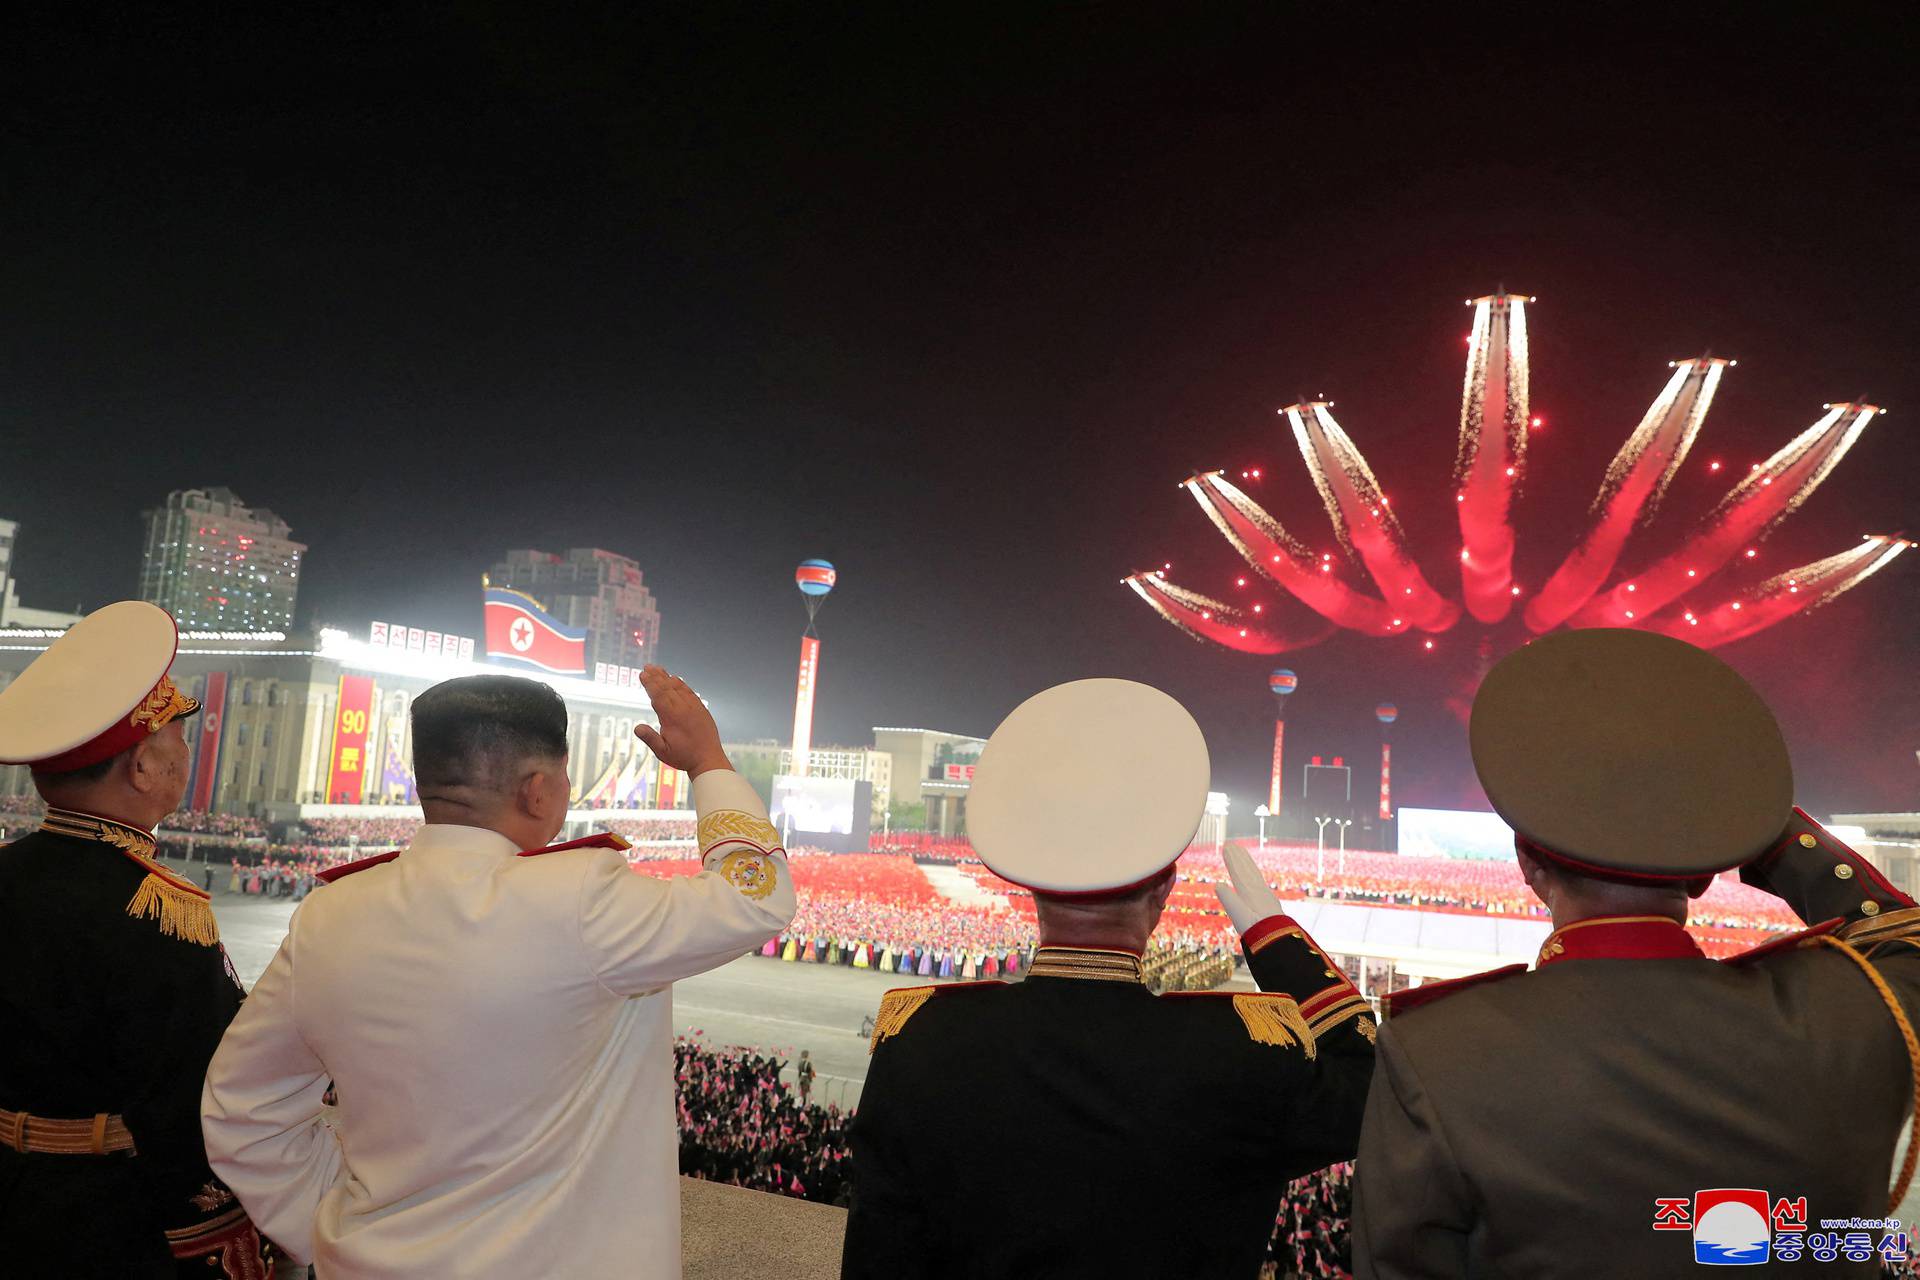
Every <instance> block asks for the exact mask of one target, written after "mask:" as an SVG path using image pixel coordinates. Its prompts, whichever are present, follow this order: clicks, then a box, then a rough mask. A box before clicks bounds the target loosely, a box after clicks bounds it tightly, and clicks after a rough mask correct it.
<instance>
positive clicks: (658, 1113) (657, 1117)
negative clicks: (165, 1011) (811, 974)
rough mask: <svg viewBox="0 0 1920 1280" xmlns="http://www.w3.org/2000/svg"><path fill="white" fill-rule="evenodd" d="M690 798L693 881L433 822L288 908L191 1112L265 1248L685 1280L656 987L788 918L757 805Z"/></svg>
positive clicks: (669, 1016) (357, 1270)
mask: <svg viewBox="0 0 1920 1280" xmlns="http://www.w3.org/2000/svg"><path fill="white" fill-rule="evenodd" d="M693 794H694V804H695V807H696V808H697V809H698V811H699V832H700V848H701V856H702V860H703V862H704V863H705V866H706V868H707V869H706V871H704V872H703V873H701V874H699V875H694V876H686V877H681V878H677V879H667V880H663V879H656V878H653V877H649V876H641V875H636V874H634V873H633V872H632V871H630V870H629V869H628V867H627V863H626V860H625V858H624V857H622V855H621V854H620V853H619V852H617V851H615V850H612V849H606V848H590V849H566V850H559V851H555V852H551V853H545V854H541V855H539V856H535V857H519V856H517V855H518V853H519V850H517V849H515V848H514V846H513V842H512V841H510V840H508V839H507V838H506V837H504V836H501V835H499V834H497V833H496V832H492V831H487V830H482V829H480V828H476V827H461V826H448V825H429V826H425V827H422V828H421V829H420V832H419V834H418V835H417V836H415V838H414V840H413V842H412V843H411V844H410V845H408V846H407V848H406V849H405V850H403V851H402V852H401V853H400V855H399V856H398V857H397V858H395V859H394V860H393V861H391V862H389V863H386V864H385V865H382V866H376V867H372V868H369V869H367V870H364V871H359V872H356V873H355V874H353V875H350V876H347V877H344V878H342V879H340V880H339V881H338V882H336V883H334V884H330V885H327V886H325V887H323V888H321V889H319V890H317V891H316V892H314V893H313V894H312V896H310V897H309V898H307V900H306V901H305V902H304V903H303V904H302V905H301V907H300V909H299V910H298V911H296V912H295V913H294V916H293V920H292V923H291V925H290V927H289V929H288V932H287V938H286V941H285V942H284V943H282V944H281V947H280V951H279V954H278V955H276V956H275V957H274V959H273V962H272V963H271V964H270V965H268V967H267V970H266V972H265V973H264V974H262V975H261V977H260V981H259V982H258V983H257V984H256V985H255V986H254V988H253V993H252V995H251V996H250V997H249V998H248V1000H247V1001H246V1003H245V1004H244V1005H243V1006H242V1008H241V1011H240V1014H239V1016H238V1017H236V1018H235V1019H234V1021H233V1024H232V1026H231V1027H230V1028H229V1029H228V1031H227V1033H226V1037H225V1039H223V1040H222V1041H221V1044H220V1048H219V1050H218V1051H217V1052H216V1053H215V1054H214V1056H213V1061H212V1063H211V1064H210V1066H209V1067H208V1070H207V1083H206V1089H205V1092H204V1094H203V1096H202V1120H203V1128H204V1130H205V1134H206V1140H207V1156H208V1159H209V1161H210V1163H211V1164H212V1166H213V1168H214V1169H215V1170H216V1171H217V1172H218V1173H219V1174H220V1176H221V1177H222V1178H224V1179H225V1180H226V1182H227V1184H228V1185H229V1186H230V1187H232V1188H233V1190H234V1192H235V1193H236V1194H237V1195H238V1196H239V1198H240V1202H241V1203H242V1204H243V1205H245V1206H246V1209H247V1212H248V1213H249V1214H251V1215H252V1217H253V1220H254V1222H255V1223H257V1224H258V1226H259V1228H260V1231H261V1233H262V1234H263V1235H265V1236H267V1237H269V1238H271V1239H273V1240H275V1241H277V1242H278V1243H279V1244H280V1245H281V1246H282V1247H283V1248H284V1249H286V1251H287V1252H288V1253H290V1254H292V1255H293V1257H294V1258H295V1259H297V1260H300V1261H313V1262H315V1263H316V1264H317V1265H318V1268H319V1272H320V1275H321V1276H323V1277H325V1278H326V1280H363V1278H364V1280H372V1278H373V1277H397V1276H408V1277H433V1278H434V1280H451V1278H454V1277H501V1278H504V1280H531V1278H533V1277H554V1278H559V1277H575V1276H578V1277H587V1276H593V1277H601V1276H610V1275H619V1276H637V1277H668V1278H677V1277H678V1276H679V1275H680V1196H679V1181H678V1167H677V1165H678V1142H677V1138H676V1135H675V1110H674V1060H673V1049H672V1042H673V1025H672V1021H673V1003H672V1001H673V996H672V988H671V986H670V985H669V984H670V983H672V982H673V981H674V980H675V979H676V978H684V977H688V976H690V975H692V974H696V973H700V972H703V971H705V970H708V969H712V968H715V967H716V966H718V965H721V964H724V963H726V962H727V961H729V960H731V959H733V958H734V957H736V956H738V955H741V954H742V953H744V952H746V951H748V950H750V949H751V948H753V947H756V946H758V945H759V944H761V943H762V942H764V941H765V940H766V939H767V938H768V937H769V936H770V935H772V934H774V933H776V932H778V931H779V930H780V929H782V928H784V927H786V925H787V923H788V922H789V921H790V920H791V919H792V917H793V911H794V894H793V880H792V877H791V876H790V875H789V873H788V870H787V864H786V858H785V856H784V855H783V854H782V853H781V852H780V851H779V846H778V843H777V835H776V833H775V832H774V830H773V828H772V827H771V826H770V825H768V823H767V817H766V809H765V807H764V806H762V804H761V803H760V799H759V797H758V796H757V795H756V794H755V793H754V791H753V788H752V787H750V786H749V785H748V784H747V783H746V782H745V781H744V780H743V779H742V778H741V777H740V775H739V774H737V773H733V772H730V771H725V770H721V771H712V772H708V773H704V774H702V775H700V776H699V777H698V778H696V779H695V780H694V784H693ZM329 1081H331V1082H332V1083H333V1084H334V1086H335V1089H336V1091H337V1097H338V1105H337V1111H336V1112H335V1113H334V1114H332V1115H330V1116H327V1117H325V1118H323V1115H322V1111H323V1108H322V1095H323V1094H324V1093H325V1091H326V1089H327V1086H328V1082H329Z"/></svg>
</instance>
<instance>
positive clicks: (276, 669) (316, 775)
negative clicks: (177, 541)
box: [0, 627, 691, 822]
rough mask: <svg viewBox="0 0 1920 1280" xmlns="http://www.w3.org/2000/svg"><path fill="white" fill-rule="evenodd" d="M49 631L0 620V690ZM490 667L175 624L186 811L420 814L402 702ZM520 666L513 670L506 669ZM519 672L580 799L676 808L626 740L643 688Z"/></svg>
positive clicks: (13, 782) (332, 633) (681, 802)
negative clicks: (539, 703) (551, 704)
mask: <svg viewBox="0 0 1920 1280" xmlns="http://www.w3.org/2000/svg"><path fill="white" fill-rule="evenodd" d="M59 635H60V631H59V630H56V629H46V628H35V629H24V628H19V629H13V630H0V688H4V687H6V685H7V684H8V683H9V682H11V681H12V680H13V678H14V677H15V676H17V675H19V674H20V672H22V671H24V670H25V669H26V667H27V665H28V664H29V663H30V662H32V661H33V659H34V658H36V657H37V656H39V654H40V653H42V652H43V651H45V649H46V648H47V646H48V645H50V644H52V643H53V641H54V640H55V639H56V638H57V637H58V636H59ZM499 674H501V673H500V669H499V668H498V667H494V666H490V665H488V664H487V663H485V662H484V661H479V660H473V659H469V660H464V661H463V660H461V659H460V658H458V657H456V656H453V655H448V654H427V653H422V652H412V651H409V650H406V649H392V648H388V647H385V646H375V645H372V644H369V643H368V642H366V641H365V640H360V639H355V638H354V637H352V636H350V635H349V634H348V633H347V632H345V631H340V630H334V629H332V628H323V629H321V630H320V631H319V632H318V633H317V634H296V635H291V636H289V635H287V634H286V633H284V632H279V631H264V632H238V631H212V630H195V629H189V628H185V627H183V628H182V629H181V633H180V653H179V656H178V658H176V659H175V661H174V665H173V671H172V675H173V679H174V681H175V682H176V683H177V684H178V685H179V686H180V687H181V688H182V689H183V690H184V691H185V692H186V693H188V694H190V695H191V696H193V697H196V698H199V699H200V700H201V702H202V703H203V704H204V707H203V710H202V711H201V713H200V714H199V715H197V716H195V717H193V718H192V719H190V720H187V721H185V722H184V727H185V730H186V734H187V740H188V742H189V744H190V745H191V746H192V748H193V760H192V763H191V764H190V766H189V769H190V782H189V790H188V793H187V798H186V802H185V803H184V804H183V805H182V806H181V807H182V808H185V809H203V810H204V809H215V810H220V811H223V812H228V813H247V814H254V815H258V816H262V817H266V818H269V819H272V820H274V821H276V822H278V821H291V820H293V819H296V818H302V817H325V816H353V817H381V816H387V815H407V816H415V817H417V816H418V815H419V809H418V807H417V802H416V801H415V798H414V796H413V782H412V772H411V769H410V768H409V765H410V762H411V748H412V742H411V738H410V736H409V735H410V725H409V723H408V711H409V710H410V708H411V707H412V704H413V699H414V698H415V697H417V696H419V695H420V694H421V693H423V692H425V691H426V690H427V689H429V688H431V687H432V686H433V685H435V684H438V683H440V682H441V681H442V680H449V679H452V678H454V677H456V676H469V675H491V676H497V675H499ZM516 674H521V673H516ZM528 674H530V675H532V678H534V679H538V680H541V681H542V682H543V683H545V684H547V685H549V686H550V687H552V688H553V689H554V690H555V691H556V692H558V693H559V694H560V696H561V697H562V698H563V699H565V701H566V704H567V741H568V758H567V767H568V772H569V775H570V776H571V777H572V779H573V784H574V801H575V804H576V805H577V806H578V807H579V808H581V809H591V810H595V811H605V810H609V809H631V810H642V811H646V810H653V809H656V808H665V809H679V808H683V807H685V806H687V805H689V804H690V803H691V788H690V787H689V786H688V784H687V780H686V779H685V777H684V776H681V775H678V774H677V773H675V772H674V771H672V770H661V769H660V768H659V767H658V762H657V761H653V760H652V756H651V753H650V752H647V751H645V750H644V748H643V747H642V746H641V744H640V743H639V740H638V739H637V738H635V737H634V736H633V726H634V725H635V724H636V723H645V724H653V723H656V721H655V719H654V715H653V708H652V704H651V703H650V702H649V701H648V699H647V695H646V691H645V690H643V689H641V688H639V687H638V686H634V687H631V688H621V687H617V686H613V685H608V684H603V683H596V682H595V681H592V680H583V679H575V678H571V677H566V676H549V675H533V674H532V673H528ZM32 791H33V786H32V781H31V779H30V778H29V776H28V773H27V771H26V770H25V769H24V768H17V767H15V768H0V797H4V796H22V795H30V794H32Z"/></svg>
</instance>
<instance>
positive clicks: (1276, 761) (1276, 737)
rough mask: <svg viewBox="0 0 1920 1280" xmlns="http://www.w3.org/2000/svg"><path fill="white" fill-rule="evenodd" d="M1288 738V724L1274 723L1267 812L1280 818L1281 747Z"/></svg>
mask: <svg viewBox="0 0 1920 1280" xmlns="http://www.w3.org/2000/svg"><path fill="white" fill-rule="evenodd" d="M1286 736H1287V722H1286V721H1285V720H1275V721H1274V722H1273V781H1272V782H1270V783H1268V784H1267V812H1268V813H1271V814H1272V815H1273V816H1274V817H1276V818H1277V817H1279V816H1280V746H1281V743H1282V742H1283V741H1284V740H1285V738H1286Z"/></svg>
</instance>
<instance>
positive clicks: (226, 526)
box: [140, 488, 307, 632]
mask: <svg viewBox="0 0 1920 1280" xmlns="http://www.w3.org/2000/svg"><path fill="white" fill-rule="evenodd" d="M146 520H147V541H146V549H145V553H144V555H143V557H142V559H141V565H140V598H141V599H142V600H149V601H152V602H153V603H154V604H157V605H159V606H160V607H161V608H163V609H165V610H166V611H167V612H168V613H171V614H172V615H173V616H174V619H175V621H177V622H179V624H180V626H181V628H182V629H183V630H189V629H190V630H204V631H233V632H254V631H259V632H264V631H282V632H284V631H288V630H291V629H292V627H293V606H294V600H295V597H296V596H297V595H298V593H299V590H300V560H301V557H302V556H304V555H305V554H306V550H307V548H306V546H305V545H304V544H302V543H299V542H295V541H294V540H293V538H292V530H291V529H289V528H288V526H287V522H286V521H285V520H282V519H281V518H280V517H279V516H276V515H274V514H273V512H271V511H268V510H266V509H265V508H263V507H262V508H255V507H249V506H247V505H246V504H245V503H244V502H242V501H241V500H240V498H239V496H238V495H237V494H235V493H234V492H233V490H231V489H226V488H211V489H175V490H174V491H173V492H172V493H170V494H168V495H167V500H166V502H165V503H164V504H163V505H161V506H158V507H155V508H153V509H152V510H151V511H148V512H147V513H146Z"/></svg>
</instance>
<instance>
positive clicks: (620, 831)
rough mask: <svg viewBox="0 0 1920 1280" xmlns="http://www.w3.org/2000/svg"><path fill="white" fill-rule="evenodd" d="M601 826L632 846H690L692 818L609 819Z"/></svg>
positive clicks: (692, 826)
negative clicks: (631, 843) (629, 842)
mask: <svg viewBox="0 0 1920 1280" xmlns="http://www.w3.org/2000/svg"><path fill="white" fill-rule="evenodd" d="M600 825H601V826H603V827H605V828H606V829H607V830H609V831H611V832H613V833H614V834H615V835H617V836H620V837H621V838H623V839H626V840H630V841H632V842H633V843H634V844H676V845H689V846H690V845H692V844H693V839H694V829H695V823H694V817H693V814H691V813H689V814H687V815H686V816H685V817H683V818H609V819H607V820H605V821H603V822H602V823H600Z"/></svg>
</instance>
